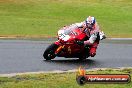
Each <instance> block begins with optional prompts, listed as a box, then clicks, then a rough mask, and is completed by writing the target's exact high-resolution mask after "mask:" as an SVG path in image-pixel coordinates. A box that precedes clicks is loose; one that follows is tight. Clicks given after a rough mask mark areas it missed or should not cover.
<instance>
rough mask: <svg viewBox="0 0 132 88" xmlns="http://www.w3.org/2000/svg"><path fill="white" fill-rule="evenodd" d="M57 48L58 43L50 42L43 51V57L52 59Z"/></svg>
mask: <svg viewBox="0 0 132 88" xmlns="http://www.w3.org/2000/svg"><path fill="white" fill-rule="evenodd" d="M57 48H58V45H56V44H54V43H53V44H51V45H50V46H49V47H48V48H47V49H46V50H45V52H44V54H43V57H44V59H46V60H51V59H54V58H55V57H56V55H55V51H56V49H57Z"/></svg>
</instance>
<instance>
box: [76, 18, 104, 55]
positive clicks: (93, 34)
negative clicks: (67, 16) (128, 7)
mask: <svg viewBox="0 0 132 88" xmlns="http://www.w3.org/2000/svg"><path fill="white" fill-rule="evenodd" d="M74 25H76V26H77V27H79V28H81V29H82V31H83V32H85V33H86V35H87V36H88V38H89V39H88V40H86V41H84V45H89V46H90V51H89V55H90V56H91V57H94V56H95V55H96V49H97V46H98V44H99V41H100V40H102V39H104V38H105V35H104V33H103V31H101V30H100V28H99V25H98V24H97V22H95V23H94V25H93V26H92V28H91V29H89V28H87V25H86V22H85V21H83V22H81V23H75V24H74ZM98 36H99V38H100V39H97V37H98Z"/></svg>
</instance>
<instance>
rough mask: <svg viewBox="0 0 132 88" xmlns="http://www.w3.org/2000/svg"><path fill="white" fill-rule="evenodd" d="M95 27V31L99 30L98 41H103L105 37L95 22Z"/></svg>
mask: <svg viewBox="0 0 132 88" xmlns="http://www.w3.org/2000/svg"><path fill="white" fill-rule="evenodd" d="M95 26H96V30H99V36H100V40H103V39H105V38H106V36H105V34H104V32H103V31H102V30H101V29H100V27H99V25H98V23H97V22H96V23H95Z"/></svg>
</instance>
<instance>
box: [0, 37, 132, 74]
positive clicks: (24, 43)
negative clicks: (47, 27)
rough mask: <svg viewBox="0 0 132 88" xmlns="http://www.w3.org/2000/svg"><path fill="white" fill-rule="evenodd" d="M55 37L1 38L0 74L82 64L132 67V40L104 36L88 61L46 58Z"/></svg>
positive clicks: (73, 66)
mask: <svg viewBox="0 0 132 88" xmlns="http://www.w3.org/2000/svg"><path fill="white" fill-rule="evenodd" d="M51 42H53V41H51V40H50V41H47V40H43V41H42V40H41V41H35V40H2V39H1V40H0V74H5V73H6V74H7V73H17V72H36V71H54V70H72V69H77V68H78V67H79V66H85V67H86V68H87V69H90V68H106V67H109V68H117V67H132V40H127V41H126V40H124V41H120V40H118V41H117V40H114V41H112V40H105V41H103V42H101V43H100V45H99V47H98V49H97V55H96V56H95V57H94V58H91V57H90V58H88V59H87V60H85V61H82V62H80V61H78V60H77V59H76V58H70V59H67V58H60V57H56V58H55V59H54V60H52V61H45V60H44V59H43V56H42V55H43V52H44V50H45V49H46V47H47V46H48V45H49V44H50V43H51Z"/></svg>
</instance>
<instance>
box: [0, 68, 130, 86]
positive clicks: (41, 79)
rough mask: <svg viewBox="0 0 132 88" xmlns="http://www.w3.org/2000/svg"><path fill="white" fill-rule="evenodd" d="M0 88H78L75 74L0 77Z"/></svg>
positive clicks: (93, 72) (102, 71) (114, 71)
mask: <svg viewBox="0 0 132 88" xmlns="http://www.w3.org/2000/svg"><path fill="white" fill-rule="evenodd" d="M87 73H88V74H128V73H129V74H130V75H131V76H132V69H127V68H125V69H122V70H119V69H118V70H113V69H105V70H101V69H100V70H96V71H87ZM81 87H82V88H88V87H89V88H110V87H111V88H131V87H132V83H131V82H130V83H128V84H86V85H84V86H81ZM0 88H80V85H78V84H77V83H76V73H75V72H66V73H50V74H48V73H41V74H27V75H26V74H25V75H17V76H12V77H0Z"/></svg>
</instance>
